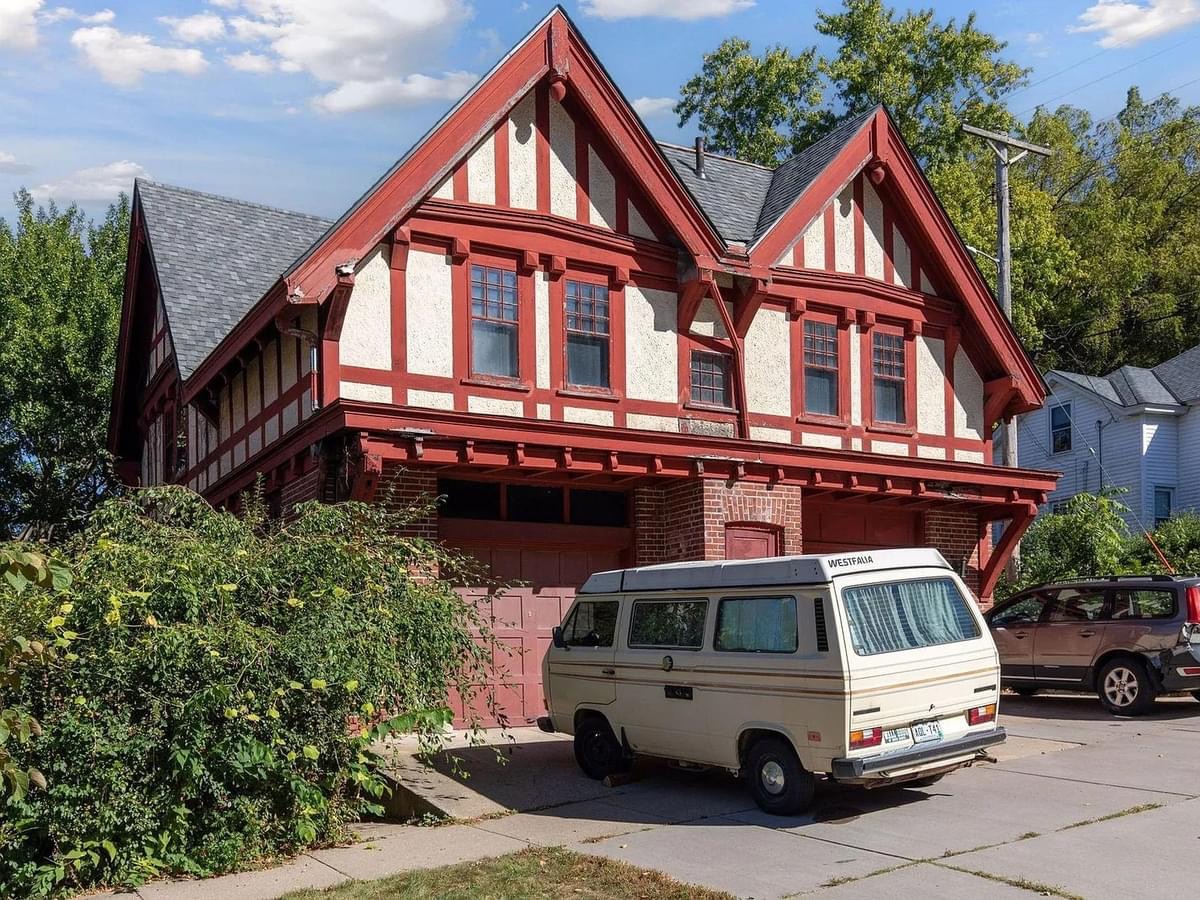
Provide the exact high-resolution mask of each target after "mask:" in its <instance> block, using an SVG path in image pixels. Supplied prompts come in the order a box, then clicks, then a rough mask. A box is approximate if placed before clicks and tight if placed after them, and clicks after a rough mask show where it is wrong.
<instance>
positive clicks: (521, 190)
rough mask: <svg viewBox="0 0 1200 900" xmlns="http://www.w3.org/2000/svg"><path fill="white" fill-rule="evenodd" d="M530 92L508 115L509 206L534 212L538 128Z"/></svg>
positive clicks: (532, 97)
mask: <svg viewBox="0 0 1200 900" xmlns="http://www.w3.org/2000/svg"><path fill="white" fill-rule="evenodd" d="M536 109H537V107H536V101H535V99H534V96H533V91H530V92H529V93H528V94H526V95H525V96H524V97H522V98H521V102H520V103H518V104H517V105H516V106H514V107H513V108H512V112H510V113H509V114H508V203H509V205H510V206H512V207H514V208H515V209H537V128H536V127H535V124H534V117H535V113H536Z"/></svg>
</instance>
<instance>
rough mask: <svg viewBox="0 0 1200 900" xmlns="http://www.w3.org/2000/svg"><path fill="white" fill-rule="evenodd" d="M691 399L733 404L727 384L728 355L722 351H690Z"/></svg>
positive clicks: (726, 404) (718, 403)
mask: <svg viewBox="0 0 1200 900" xmlns="http://www.w3.org/2000/svg"><path fill="white" fill-rule="evenodd" d="M691 384H692V400H693V401H695V402H696V403H707V404H709V405H710V406H726V407H729V406H733V392H732V391H731V390H730V384H729V357H728V356H726V355H725V354H724V353H708V352H705V351H703V350H693V351H692V366H691Z"/></svg>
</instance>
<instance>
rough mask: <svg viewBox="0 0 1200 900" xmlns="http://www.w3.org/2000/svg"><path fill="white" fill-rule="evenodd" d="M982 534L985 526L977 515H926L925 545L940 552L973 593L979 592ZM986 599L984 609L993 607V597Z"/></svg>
mask: <svg viewBox="0 0 1200 900" xmlns="http://www.w3.org/2000/svg"><path fill="white" fill-rule="evenodd" d="M983 535H984V526H983V525H982V523H980V521H979V516H977V515H975V514H974V513H968V512H960V511H957V510H938V509H932V510H930V511H929V512H927V513H926V514H925V543H926V544H927V545H928V546H930V547H935V548H937V549H938V550H940V551H941V552H942V556H944V557H946V559H947V560H948V561H949V562H950V564H951V565H952V566H954V568H955V569H956V570H957V571H959V572H960V573H962V576H963V581H965V582H966V583H967V585H968V586H969V587H970V588H971V590H973V591H978V590H979V577H980V569H981V568H982V565H983V560H982V559H981V558H980V552H979V548H980V539H981V538H982V537H983ZM964 560H965V561H966V566H965V568H964V566H963V561H964ZM984 600H985V606H986V605H990V604H991V598H990V597H989V598H984Z"/></svg>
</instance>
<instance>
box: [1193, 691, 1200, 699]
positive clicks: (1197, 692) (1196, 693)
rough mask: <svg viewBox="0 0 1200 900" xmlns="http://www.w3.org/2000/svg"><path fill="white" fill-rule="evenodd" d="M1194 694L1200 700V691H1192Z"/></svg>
mask: <svg viewBox="0 0 1200 900" xmlns="http://www.w3.org/2000/svg"><path fill="white" fill-rule="evenodd" d="M1192 696H1193V697H1195V698H1196V699H1197V700H1200V691H1192Z"/></svg>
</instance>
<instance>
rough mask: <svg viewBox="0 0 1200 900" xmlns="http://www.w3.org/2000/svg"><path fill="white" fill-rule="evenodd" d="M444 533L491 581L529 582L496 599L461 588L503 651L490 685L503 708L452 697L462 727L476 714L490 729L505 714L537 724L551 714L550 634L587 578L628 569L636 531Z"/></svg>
mask: <svg viewBox="0 0 1200 900" xmlns="http://www.w3.org/2000/svg"><path fill="white" fill-rule="evenodd" d="M438 530H439V536H440V537H441V539H442V542H443V543H444V544H445V545H446V546H448V547H452V548H455V549H458V550H462V551H464V552H466V553H469V554H470V555H471V556H474V557H475V558H476V559H478V560H479V561H480V562H481V563H483V564H484V565H485V566H486V567H487V568H488V570H489V571H490V573H491V575H492V577H493V578H496V579H498V580H500V581H503V582H506V583H512V582H516V581H520V582H525V584H524V585H522V586H521V587H515V588H509V589H508V590H506V591H504V592H503V593H502V594H500V595H499V596H493V597H489V596H488V594H487V592H486V591H485V590H483V589H481V588H473V587H464V588H462V589H461V590H462V592H463V593H464V595H465V596H468V597H471V598H473V599H474V600H475V601H476V603H478V604H479V605H480V606H481V608H482V609H483V611H484V614H485V615H487V616H488V617H489V618H490V619H491V621H492V623H493V625H492V627H493V629H494V631H495V633H496V637H497V639H498V643H499V644H500V645H501V646H498V647H496V648H495V650H494V653H493V658H494V660H495V664H496V669H497V673H498V674H497V676H496V677H495V678H494V679H493V680H492V686H493V688H494V691H495V698H496V704H497V709H488V708H487V706H486V703H485V701H484V698H483V697H479V698H476V700H475V701H474V702H473V703H472V708H471V709H469V710H468V709H467V708H466V707H465V706H464V704H463V703H462V701H461V700H460V699H459V698H457V697H453V698H451V703H452V706H453V708H454V712H455V716H456V719H457V724H460V725H461V724H464V723H465V722H466V720H467V718H468V715H469V714H471V713H473V714H475V715H478V716H479V717H480V718H481V719H482V720H483V723H484V724H485V725H488V726H491V725H498V724H500V718H501V717H502V716H503V717H506V718H507V724H509V725H525V724H528V723H530V722H533V721H534V720H535V719H536V718H537V717H538V716H540V715H542V714H543V713H544V712H545V706H544V704H543V702H542V658H543V657H544V656H545V654H546V648H547V647H549V646H550V639H551V631H552V630H553V628H554V626H555V625H558V624H559V623H560V622H561V621H562V618H563V616H564V615H565V614H566V612H567V610H568V609H569V608H570V606H571V603H572V601H573V600H574V599H575V590H576V588H578V587H579V586H580V585H581V584H583V582H584V581H586V580H587V578H588V576H589V575H591V574H592V573H593V572H600V571H604V570H605V569H617V568H622V567H623V566H626V565H628V564H629V563H628V562H627V561H626V559H627V556H628V551H629V547H630V542H631V536H632V532H631V530H630V529H628V528H608V527H584V526H574V525H539V524H528V523H519V522H491V521H475V520H469V519H442V520H440V522H439V525H438Z"/></svg>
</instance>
